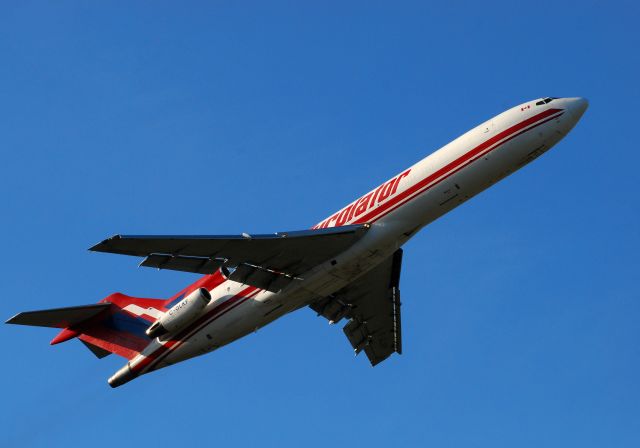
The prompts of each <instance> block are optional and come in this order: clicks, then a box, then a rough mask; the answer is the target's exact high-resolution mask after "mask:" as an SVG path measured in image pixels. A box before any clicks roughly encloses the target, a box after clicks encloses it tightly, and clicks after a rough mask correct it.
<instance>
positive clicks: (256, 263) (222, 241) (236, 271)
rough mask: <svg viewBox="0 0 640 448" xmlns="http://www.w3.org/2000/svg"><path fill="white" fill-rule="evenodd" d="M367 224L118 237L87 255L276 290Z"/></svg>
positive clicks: (351, 240) (334, 251) (340, 248)
mask: <svg viewBox="0 0 640 448" xmlns="http://www.w3.org/2000/svg"><path fill="white" fill-rule="evenodd" d="M368 229H369V225H368V224H363V225H352V226H343V227H333V228H327V229H314V230H304V231H295V232H279V233H275V234H269V235H248V234H242V235H238V236H228V235H226V236H225V235H198V236H138V235H116V236H113V237H111V238H109V239H106V240H104V241H102V242H101V243H98V244H96V245H95V246H93V247H92V248H91V249H90V250H92V251H96V252H108V253H114V254H122V255H132V256H138V257H145V258H144V260H143V261H142V263H141V264H140V265H141V266H147V267H155V268H158V269H171V270H177V271H186V272H196V273H200V274H211V273H213V272H215V271H216V270H217V269H218V268H220V267H223V268H224V269H226V272H227V274H228V276H229V278H230V279H231V280H235V281H239V282H241V283H246V284H248V285H252V286H256V287H259V288H262V289H267V290H270V291H279V290H280V289H282V288H284V287H285V286H286V285H287V284H289V283H290V282H291V281H293V280H294V279H296V278H299V276H300V275H302V274H303V273H304V272H306V271H308V270H309V269H311V268H313V267H315V266H317V265H319V264H321V263H323V262H325V261H327V260H329V259H331V258H333V257H335V256H337V255H338V254H340V253H342V252H344V251H345V250H346V249H348V248H349V247H351V246H352V245H353V244H354V243H355V242H356V241H358V240H359V239H360V238H361V237H362V236H363V235H364V234H365V232H366V231H367V230H368Z"/></svg>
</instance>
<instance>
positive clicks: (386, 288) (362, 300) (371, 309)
mask: <svg viewBox="0 0 640 448" xmlns="http://www.w3.org/2000/svg"><path fill="white" fill-rule="evenodd" d="M401 267H402V249H398V250H397V251H396V252H395V253H394V254H393V255H392V256H390V257H389V258H387V259H386V260H385V261H383V262H382V263H381V264H379V265H378V266H376V267H375V268H373V269H372V270H371V271H369V272H367V273H366V274H364V275H363V276H362V277H359V278H358V279H356V280H355V281H354V282H353V283H350V284H349V285H347V286H345V287H344V288H342V289H341V290H339V291H338V292H336V293H335V294H332V295H331V296H329V297H325V298H324V299H321V300H319V301H318V302H316V303H314V304H312V305H310V307H311V308H312V309H313V310H314V311H316V312H317V313H318V315H319V316H323V317H325V318H326V319H328V320H329V322H331V323H336V322H338V321H340V320H341V319H343V318H348V319H349V322H348V323H347V324H346V325H345V326H344V329H343V331H344V334H345V335H346V336H347V338H348V339H349V342H350V343H351V346H352V347H353V349H354V351H355V354H356V355H357V354H359V353H360V352H361V351H364V352H365V353H366V355H367V358H369V361H370V362H371V365H374V366H375V365H376V364H378V363H380V362H382V361H384V360H385V359H387V358H388V357H389V356H391V355H392V354H393V353H398V354H400V353H402V332H401V324H400V289H399V286H400V270H401Z"/></svg>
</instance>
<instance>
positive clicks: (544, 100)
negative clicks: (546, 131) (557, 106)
mask: <svg viewBox="0 0 640 448" xmlns="http://www.w3.org/2000/svg"><path fill="white" fill-rule="evenodd" d="M557 99H558V98H555V97H552V96H550V97H548V98H545V99H543V100H541V101H538V102H537V103H536V106H542V105H543V104H548V103H550V102H551V101H553V100H557Z"/></svg>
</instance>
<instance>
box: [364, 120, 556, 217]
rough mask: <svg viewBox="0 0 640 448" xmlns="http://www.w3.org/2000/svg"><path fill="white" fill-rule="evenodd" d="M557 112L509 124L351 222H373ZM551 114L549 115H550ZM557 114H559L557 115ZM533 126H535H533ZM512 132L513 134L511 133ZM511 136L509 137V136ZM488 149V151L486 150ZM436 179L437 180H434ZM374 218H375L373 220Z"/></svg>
mask: <svg viewBox="0 0 640 448" xmlns="http://www.w3.org/2000/svg"><path fill="white" fill-rule="evenodd" d="M558 112H562V109H548V110H546V111H544V112H541V113H539V114H537V115H534V116H533V117H530V118H528V119H526V120H524V121H522V122H520V123H518V124H516V125H514V126H511V127H510V128H508V129H506V130H504V131H502V132H500V133H499V134H496V135H495V136H493V137H491V138H490V139H488V140H486V141H485V142H483V143H481V144H480V145H478V146H476V147H475V148H473V149H472V150H470V151H469V152H467V153H465V154H464V155H462V156H461V157H459V158H458V159H456V160H454V161H453V162H450V163H449V164H447V165H445V166H444V167H442V168H440V169H439V170H437V171H436V172H435V173H433V174H431V175H429V176H427V177H425V178H424V179H422V180H421V181H419V182H417V183H415V184H414V185H412V186H411V187H409V188H407V189H406V190H405V191H403V192H402V193H400V194H399V195H398V196H396V197H395V198H393V199H392V200H391V201H389V202H387V203H385V204H383V205H381V206H379V207H378V208H376V209H374V210H372V211H371V212H369V213H367V214H365V215H363V216H361V217H359V218H358V219H357V220H356V221H354V222H353V224H364V223H368V222H375V221H377V220H378V219H380V218H382V216H386V215H387V214H388V213H389V212H391V210H389V209H391V208H393V209H396V208H397V206H396V204H397V205H398V206H399V205H401V204H399V202H401V201H402V202H403V203H404V202H406V201H404V199H408V198H410V196H411V197H413V196H416V195H417V194H419V193H422V192H423V191H425V190H426V189H427V188H425V187H427V186H429V188H430V187H433V186H435V185H437V183H440V182H442V181H443V180H444V179H446V178H447V177H449V176H450V175H451V174H453V173H455V172H457V171H459V169H461V168H464V166H466V165H468V164H469V163H471V162H473V161H474V160H476V159H477V158H478V157H479V156H481V155H482V153H483V152H487V153H488V152H490V151H493V150H494V149H496V148H498V147H499V146H501V145H502V144H504V143H506V142H507V141H509V140H511V139H512V138H515V137H516V136H517V135H520V134H521V133H523V132H526V131H528V130H529V129H524V128H527V127H529V126H530V125H532V124H534V123H536V122H538V121H540V120H542V119H545V118H548V120H545V121H542V122H540V123H538V124H537V125H536V126H539V125H541V124H543V123H545V122H547V121H549V120H552V119H554V118H556V117H555V116H552V115H555V114H557V113H558ZM550 116H551V117H550ZM558 116H559V115H558ZM534 127H535V126H534ZM518 131H522V132H520V133H518V134H516V133H517V132H518ZM512 134H514V135H512ZM509 136H511V137H509ZM507 137H509V138H507ZM502 140H504V141H502ZM494 145H496V146H495V147H493V148H492V146H494ZM488 149H490V151H486V150H488ZM442 176H445V177H443V178H442V179H440V180H438V178H440V177H442ZM436 180H437V182H436ZM433 182H436V183H434V184H433V185H430V184H431V183H433ZM385 211H387V213H384V215H382V216H379V217H378V215H379V214H380V213H382V212H385ZM374 218H376V219H375V220H374Z"/></svg>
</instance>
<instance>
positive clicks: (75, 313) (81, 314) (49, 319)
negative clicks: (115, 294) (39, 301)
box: [7, 303, 111, 328]
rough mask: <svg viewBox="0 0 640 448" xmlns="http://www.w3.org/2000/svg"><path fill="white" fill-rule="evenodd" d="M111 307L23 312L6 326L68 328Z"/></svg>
mask: <svg viewBox="0 0 640 448" xmlns="http://www.w3.org/2000/svg"><path fill="white" fill-rule="evenodd" d="M110 306H111V304H110V303H96V304H93V305H84V306H70V307H67V308H54V309H50V310H40V311H25V312H22V313H18V314H16V315H15V316H13V317H12V318H11V319H9V320H8V321H7V323H8V324H17V325H34V326H38V327H52V328H68V327H71V326H73V325H77V324H79V323H81V322H84V321H86V320H88V319H91V318H92V317H95V316H97V315H98V314H100V313H101V312H103V311H104V310H106V309H108V308H109V307H110Z"/></svg>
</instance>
